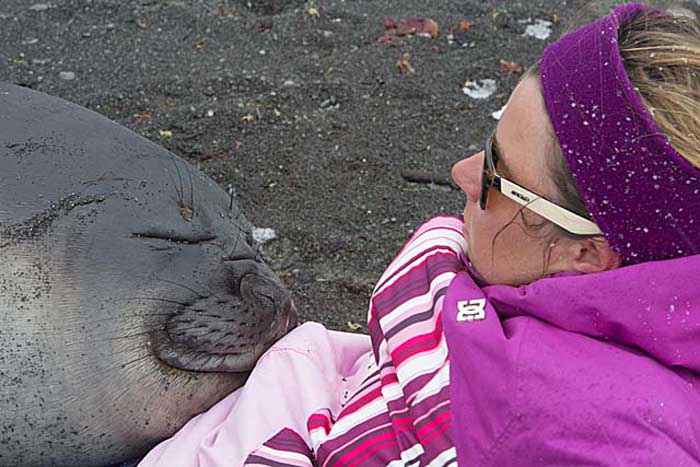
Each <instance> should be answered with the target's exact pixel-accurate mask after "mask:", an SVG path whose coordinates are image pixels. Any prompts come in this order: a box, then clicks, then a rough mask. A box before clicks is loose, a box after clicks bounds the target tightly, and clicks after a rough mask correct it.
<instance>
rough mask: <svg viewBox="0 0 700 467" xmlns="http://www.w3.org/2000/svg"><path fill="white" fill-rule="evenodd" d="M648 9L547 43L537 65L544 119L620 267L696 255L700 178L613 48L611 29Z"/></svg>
mask: <svg viewBox="0 0 700 467" xmlns="http://www.w3.org/2000/svg"><path fill="white" fill-rule="evenodd" d="M647 8H649V7H646V6H644V5H640V4H627V5H622V6H619V7H617V8H616V9H615V10H614V11H613V12H612V13H611V14H610V15H608V16H606V17H604V18H601V19H599V20H598V21H596V22H594V23H591V24H589V25H587V26H585V27H583V28H581V29H579V30H577V31H574V32H572V33H570V34H567V35H565V36H564V37H562V38H561V39H559V40H558V41H557V42H554V43H553V44H550V45H549V46H548V47H547V48H546V49H545V51H544V54H543V55H542V60H541V65H540V68H541V79H542V88H543V94H544V101H545V104H546V106H547V112H548V113H549V116H550V120H551V122H552V126H553V128H554V132H555V133H556V135H557V139H558V140H559V144H560V146H561V149H562V152H563V153H564V156H565V157H566V160H567V161H568V163H569V167H570V168H571V170H572V172H573V175H574V179H575V181H576V185H577V186H578V189H579V191H580V193H581V195H582V196H583V199H584V201H585V203H586V205H587V207H588V210H589V212H590V213H591V215H592V216H593V219H594V221H595V222H596V224H598V227H600V229H601V230H602V231H603V234H604V236H605V238H606V239H607V240H608V242H609V243H610V246H611V247H612V248H613V249H614V250H615V251H616V252H617V254H618V255H620V257H621V258H622V259H623V261H624V262H625V264H627V265H631V264H636V263H641V262H645V261H655V260H662V259H670V258H676V257H681V256H689V255H692V254H698V253H700V170H699V169H697V168H696V167H694V166H693V165H692V164H690V163H689V162H688V161H687V160H685V159H684V158H683V157H682V156H681V155H680V154H678V153H677V152H676V150H675V149H673V147H672V146H671V145H670V144H669V142H668V139H667V137H666V136H665V135H664V134H663V133H662V132H661V130H660V129H659V127H658V126H657V125H656V123H655V122H654V120H653V118H652V116H651V115H650V114H649V112H648V111H647V110H646V108H645V107H644V104H642V101H641V99H640V98H639V96H638V95H637V93H636V92H635V91H634V89H633V87H632V84H631V83H630V81H629V78H628V77H627V72H626V71H625V67H624V64H623V61H622V57H621V56H620V50H619V47H618V43H617V29H618V27H619V25H620V24H624V23H626V22H628V21H630V20H632V19H633V18H634V17H635V16H636V15H637V14H639V13H640V12H642V11H644V10H645V9H647ZM651 11H653V12H659V10H651ZM660 14H661V13H660Z"/></svg>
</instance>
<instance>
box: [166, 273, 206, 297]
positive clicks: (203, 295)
mask: <svg viewBox="0 0 700 467" xmlns="http://www.w3.org/2000/svg"><path fill="white" fill-rule="evenodd" d="M153 280H156V281H160V282H165V283H166V284H171V285H176V286H178V287H182V288H183V289H185V290H189V291H190V292H192V293H193V294H197V298H207V297H208V295H205V294H203V293H201V292H199V291H197V290H194V289H193V288H191V287H188V286H186V285H184V284H180V283H179V282H175V281H171V280H169V279H161V278H158V277H154V278H153Z"/></svg>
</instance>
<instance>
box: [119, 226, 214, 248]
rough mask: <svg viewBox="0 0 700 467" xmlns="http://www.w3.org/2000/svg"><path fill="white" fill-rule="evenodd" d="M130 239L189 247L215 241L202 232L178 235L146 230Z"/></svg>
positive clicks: (210, 234) (134, 234)
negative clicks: (160, 241)
mask: <svg viewBox="0 0 700 467" xmlns="http://www.w3.org/2000/svg"><path fill="white" fill-rule="evenodd" d="M131 237H132V238H142V239H155V240H165V241H168V242H173V243H185V244H189V245H196V244H199V243H206V242H211V241H214V240H216V239H217V236H216V235H214V234H212V233H209V232H203V233H200V234H179V233H176V232H172V231H169V232H165V231H160V230H147V231H143V232H134V233H132V234H131Z"/></svg>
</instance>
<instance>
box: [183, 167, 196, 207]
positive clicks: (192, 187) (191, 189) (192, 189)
mask: <svg viewBox="0 0 700 467" xmlns="http://www.w3.org/2000/svg"><path fill="white" fill-rule="evenodd" d="M185 170H187V177H188V178H189V179H190V209H192V214H194V183H192V172H191V171H190V169H189V167H187V166H185ZM183 194H184V193H183Z"/></svg>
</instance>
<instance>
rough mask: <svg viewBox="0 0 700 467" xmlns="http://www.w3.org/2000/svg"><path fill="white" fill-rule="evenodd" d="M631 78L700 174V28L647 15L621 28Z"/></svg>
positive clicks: (686, 21)
mask: <svg viewBox="0 0 700 467" xmlns="http://www.w3.org/2000/svg"><path fill="white" fill-rule="evenodd" d="M618 41H619V46H620V54H621V55H622V59H623V60H624V64H625V69H626V70H627V76H629V79H630V82H631V83H632V85H633V86H634V88H635V90H636V91H637V94H638V95H639V96H640V98H641V99H642V102H643V103H644V105H645V106H646V108H647V110H648V111H649V112H650V113H651V115H652V117H653V118H654V120H655V121H656V123H657V124H658V125H659V128H661V131H663V133H664V134H665V135H666V136H667V137H668V138H669V142H670V143H671V145H672V146H673V147H674V149H675V150H676V151H677V152H678V153H679V154H680V155H681V156H683V157H684V158H685V159H687V160H688V161H689V162H690V163H691V164H693V165H694V166H695V167H699V168H700V24H699V23H698V21H697V20H696V19H693V18H689V17H685V16H678V17H673V16H666V15H664V16H659V15H654V14H653V13H645V14H643V15H640V16H639V17H638V18H635V20H634V21H631V22H629V23H627V24H625V25H623V26H621V27H620V29H619V31H618Z"/></svg>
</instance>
